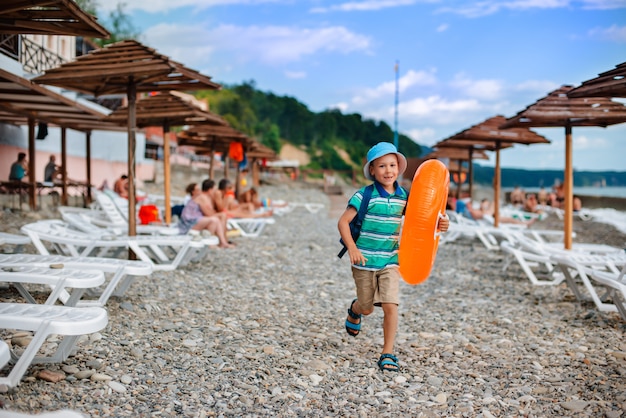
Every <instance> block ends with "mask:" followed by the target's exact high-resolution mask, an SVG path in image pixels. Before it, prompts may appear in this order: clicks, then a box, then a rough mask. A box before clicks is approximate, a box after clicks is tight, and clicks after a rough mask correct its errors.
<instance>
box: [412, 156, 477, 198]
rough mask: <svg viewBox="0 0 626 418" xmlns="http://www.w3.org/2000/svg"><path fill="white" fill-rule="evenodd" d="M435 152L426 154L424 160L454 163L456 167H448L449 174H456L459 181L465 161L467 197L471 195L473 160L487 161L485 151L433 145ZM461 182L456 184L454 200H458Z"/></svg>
mask: <svg viewBox="0 0 626 418" xmlns="http://www.w3.org/2000/svg"><path fill="white" fill-rule="evenodd" d="M435 148H436V149H435V151H433V152H431V153H430V154H427V155H426V156H425V157H424V159H430V158H438V159H439V158H447V159H449V160H454V161H456V165H455V166H452V165H449V166H448V169H449V170H450V172H451V173H457V175H458V177H459V179H461V178H462V173H461V171H462V170H463V162H464V161H467V165H468V169H467V172H468V175H467V176H468V183H469V195H470V196H471V195H472V187H473V184H474V179H473V177H474V171H473V170H474V163H473V161H474V160H488V159H489V157H488V156H487V154H485V150H482V149H475V148H473V147H465V146H459V147H452V146H445V147H438V145H435ZM462 183H463V182H462V181H459V182H457V190H456V198H457V199H459V198H460V197H461V185H462Z"/></svg>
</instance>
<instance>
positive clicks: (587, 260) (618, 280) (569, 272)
mask: <svg viewBox="0 0 626 418" xmlns="http://www.w3.org/2000/svg"><path fill="white" fill-rule="evenodd" d="M551 259H552V261H553V262H554V263H555V264H557V265H558V266H559V267H560V268H561V270H562V271H563V274H565V278H566V281H567V285H568V287H569V288H570V290H572V292H573V293H574V295H575V296H576V298H577V299H578V300H581V301H582V300H585V298H584V297H583V295H582V294H581V292H580V290H579V288H578V284H577V281H580V282H582V284H583V286H584V288H585V289H586V290H587V292H588V293H589V295H590V296H591V299H592V301H593V303H594V304H595V305H596V307H597V308H598V310H600V311H601V312H619V313H620V315H622V317H623V318H624V319H626V305H625V303H626V283H624V271H626V254H624V253H621V254H607V255H589V254H581V253H576V252H571V253H569V254H558V255H553V256H552V257H551ZM592 281H593V283H592ZM594 284H595V285H596V286H599V287H600V288H602V289H604V290H605V294H604V295H602V296H600V295H599V294H598V290H597V289H596V286H594ZM607 297H610V298H611V300H612V302H613V303H608V302H606V300H607Z"/></svg>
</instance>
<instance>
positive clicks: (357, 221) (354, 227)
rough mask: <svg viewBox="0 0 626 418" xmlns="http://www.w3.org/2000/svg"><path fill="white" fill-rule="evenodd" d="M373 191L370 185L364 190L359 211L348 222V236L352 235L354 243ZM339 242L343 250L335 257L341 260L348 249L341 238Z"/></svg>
mask: <svg viewBox="0 0 626 418" xmlns="http://www.w3.org/2000/svg"><path fill="white" fill-rule="evenodd" d="M373 190H374V185H373V184H370V185H369V186H367V187H366V188H365V191H364V192H363V200H361V206H359V211H358V213H357V214H356V215H355V216H354V218H352V220H351V221H350V235H352V239H353V240H354V242H356V240H357V239H358V238H359V235H361V226H363V218H365V213H366V212H367V205H369V203H370V198H371V197H372V191H373ZM339 242H340V243H341V245H343V248H342V249H341V251H339V254H337V257H339V258H341V257H343V255H344V254H345V253H346V251H348V247H346V244H345V243H344V242H343V240H342V239H341V238H339Z"/></svg>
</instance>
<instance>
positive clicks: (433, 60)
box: [99, 0, 626, 171]
mask: <svg viewBox="0 0 626 418" xmlns="http://www.w3.org/2000/svg"><path fill="white" fill-rule="evenodd" d="M99 3H100V10H99V14H100V16H107V15H108V12H109V11H110V9H111V8H113V7H115V4H116V2H115V1H113V0H99ZM126 3H127V4H126V6H125V9H124V10H125V11H126V13H128V14H129V15H130V16H131V19H132V23H133V25H134V26H135V27H136V28H137V29H139V30H140V31H141V32H142V35H141V37H140V39H139V40H140V41H141V42H143V43H144V44H146V45H148V46H150V47H152V48H155V49H156V50H157V51H158V52H160V53H163V54H165V55H168V56H170V57H172V58H173V59H176V60H178V61H180V62H182V63H183V64H185V65H186V66H188V67H190V68H193V69H195V70H198V71H200V72H202V73H203V74H206V75H209V76H211V77H213V80H214V81H217V82H221V83H231V84H232V83H241V82H244V81H250V80H254V81H255V83H256V88H257V89H259V90H263V91H271V92H273V93H275V94H277V95H281V96H282V95H287V96H291V97H295V98H297V99H298V100H299V101H301V102H302V103H304V104H305V105H307V106H308V107H309V109H310V110H312V111H315V112H318V111H322V110H324V109H327V108H332V107H334V108H339V109H341V110H342V111H343V112H344V113H360V114H361V115H363V117H365V118H371V119H375V120H384V121H386V122H387V123H388V124H389V125H390V126H391V127H392V128H393V127H394V126H395V116H394V113H395V91H396V71H395V68H394V67H395V64H396V62H398V64H399V65H398V72H397V74H398V84H399V106H398V130H399V131H400V132H401V133H403V134H405V135H408V136H409V137H410V138H412V139H413V140H414V141H416V142H417V143H419V144H423V145H428V146H432V145H433V144H435V143H436V142H438V141H440V140H443V139H445V138H447V137H449V136H451V135H453V134H455V133H457V132H459V131H461V130H464V129H466V128H469V127H470V126H472V125H474V124H477V123H480V122H482V121H484V120H485V119H487V118H490V117H492V116H495V115H498V114H500V115H504V116H506V117H511V116H513V115H514V114H516V113H517V112H519V111H521V110H522V109H524V108H525V107H526V106H528V105H530V104H532V103H534V102H535V101H537V100H538V99H540V98H542V97H544V96H545V95H547V94H548V93H549V92H551V91H552V90H554V89H556V88H558V87H559V86H561V85H563V84H570V85H574V86H577V85H579V84H580V83H581V82H583V81H584V80H587V79H590V78H593V77H595V76H597V74H598V73H601V72H604V71H607V70H609V69H612V68H614V67H615V66H616V65H617V64H620V63H622V62H624V61H626V0H479V1H473V0H458V1H457V0H364V1H356V0H355V1H325V0H132V1H126ZM617 100H621V101H623V102H626V99H617ZM536 131H537V132H539V133H540V134H542V135H544V136H546V137H547V138H548V139H549V140H550V141H552V144H550V145H535V146H530V147H526V146H521V145H518V146H515V147H514V148H512V149H507V150H503V151H501V164H502V166H503V167H519V168H531V169H536V168H554V169H562V168H563V167H564V165H565V159H564V152H565V151H564V136H565V133H564V129H562V128H542V129H536ZM573 139H574V167H575V169H577V170H606V169H610V170H620V171H623V170H626V161H625V160H624V155H626V123H624V124H620V125H616V126H613V127H609V128H574V130H573ZM489 154H490V155H491V158H490V161H489V162H486V161H480V162H479V163H481V164H487V165H493V164H495V161H494V160H495V158H494V156H493V155H492V154H493V153H489Z"/></svg>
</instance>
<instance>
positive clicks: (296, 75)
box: [285, 71, 307, 79]
mask: <svg viewBox="0 0 626 418" xmlns="http://www.w3.org/2000/svg"><path fill="white" fill-rule="evenodd" d="M306 76H307V73H306V71H285V77H287V78H292V79H301V78H306Z"/></svg>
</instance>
